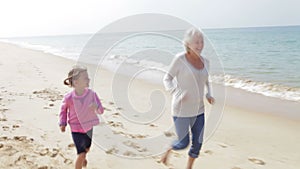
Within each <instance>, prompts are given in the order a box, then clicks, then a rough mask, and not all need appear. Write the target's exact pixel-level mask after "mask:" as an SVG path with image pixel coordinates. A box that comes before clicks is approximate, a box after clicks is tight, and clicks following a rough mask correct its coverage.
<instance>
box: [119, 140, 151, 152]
mask: <svg viewBox="0 0 300 169" xmlns="http://www.w3.org/2000/svg"><path fill="white" fill-rule="evenodd" d="M123 144H124V145H126V146H128V147H131V148H133V149H135V150H137V151H139V152H146V151H147V148H142V147H141V146H139V145H138V144H137V143H134V142H132V141H129V140H127V141H125V142H123Z"/></svg>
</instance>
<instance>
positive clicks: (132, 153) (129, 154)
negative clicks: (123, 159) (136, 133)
mask: <svg viewBox="0 0 300 169" xmlns="http://www.w3.org/2000/svg"><path fill="white" fill-rule="evenodd" d="M123 155H124V156H130V157H135V156H136V154H135V153H134V152H132V151H125V152H124V153H123Z"/></svg>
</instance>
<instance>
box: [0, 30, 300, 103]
mask: <svg viewBox="0 0 300 169" xmlns="http://www.w3.org/2000/svg"><path fill="white" fill-rule="evenodd" d="M203 32H204V35H205V37H206V39H205V49H204V51H203V55H204V56H205V57H207V58H208V59H209V60H210V73H211V81H212V82H214V83H218V84H223V85H225V86H231V87H234V88H239V89H242V90H246V91H248V92H253V93H259V94H262V95H265V96H268V97H276V98H280V99H284V100H290V101H296V102H300V26H282V27H253V28H252V27H251V28H226V29H203ZM183 33H184V30H175V31H174V30H172V31H162V32H159V33H157V32H146V33H140V32H125V33H119V32H117V33H105V34H104V33H103V34H102V33H100V34H99V33H98V34H97V35H94V34H78V35H59V36H40V37H15V38H5V39H0V40H1V41H4V42H8V43H13V44H17V45H19V46H21V47H24V48H30V49H35V50H40V51H43V52H45V53H51V54H55V55H58V56H61V57H64V58H67V59H72V60H77V61H84V62H88V63H92V64H96V65H98V67H103V68H105V69H108V70H111V71H114V72H118V73H123V74H127V75H129V76H141V77H140V78H144V79H147V80H150V81H153V82H154V83H160V80H161V75H162V74H163V73H164V71H165V70H167V69H168V65H169V64H170V62H171V60H172V58H173V57H174V55H176V54H177V53H179V52H182V51H183V50H184V48H183V45H182V43H181V37H182V36H183ZM120 39H121V40H120ZM141 68H142V69H141ZM145 68H146V69H145ZM125 69H126V71H125ZM141 70H146V71H145V72H144V73H141V72H138V71H141ZM147 70H152V72H147ZM124 72H125V73H124ZM126 72H127V73H126ZM128 72H129V73H128Z"/></svg>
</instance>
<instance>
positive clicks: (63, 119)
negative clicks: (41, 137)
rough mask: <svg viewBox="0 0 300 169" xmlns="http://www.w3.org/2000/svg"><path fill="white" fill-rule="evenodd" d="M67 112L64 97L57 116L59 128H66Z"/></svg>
mask: <svg viewBox="0 0 300 169" xmlns="http://www.w3.org/2000/svg"><path fill="white" fill-rule="evenodd" d="M67 112H68V103H67V99H66V97H65V98H64V99H63V102H62V105H61V109H60V114H59V126H67Z"/></svg>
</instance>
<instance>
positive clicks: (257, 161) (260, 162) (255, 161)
mask: <svg viewBox="0 0 300 169" xmlns="http://www.w3.org/2000/svg"><path fill="white" fill-rule="evenodd" d="M248 160H249V161H251V162H253V163H254V164H258V165H265V164H266V163H265V162H264V161H263V160H260V159H257V158H248Z"/></svg>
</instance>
